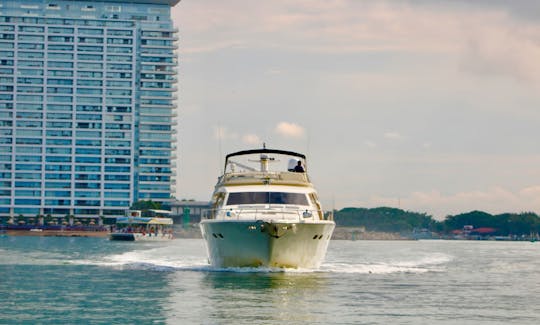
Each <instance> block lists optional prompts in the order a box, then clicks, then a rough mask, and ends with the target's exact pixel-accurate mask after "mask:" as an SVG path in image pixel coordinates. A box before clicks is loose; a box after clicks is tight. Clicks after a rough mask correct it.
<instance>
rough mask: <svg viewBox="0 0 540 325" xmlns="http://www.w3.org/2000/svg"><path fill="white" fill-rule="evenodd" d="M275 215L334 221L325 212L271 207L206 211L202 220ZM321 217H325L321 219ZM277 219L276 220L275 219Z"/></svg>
mask: <svg viewBox="0 0 540 325" xmlns="http://www.w3.org/2000/svg"><path fill="white" fill-rule="evenodd" d="M271 215H275V216H278V217H281V218H277V219H285V220H287V219H291V218H286V217H285V216H291V215H293V216H294V220H298V221H302V220H305V219H311V218H313V219H314V220H327V221H332V220H333V214H332V213H330V214H327V213H325V211H322V210H318V209H292V208H287V207H281V208H280V207H271V208H236V209H232V208H229V209H226V208H218V209H206V210H203V211H202V215H201V220H212V219H218V218H219V219H223V220H263V219H271V218H269V216H271ZM319 216H324V217H323V218H320V217H319ZM273 219H276V218H273Z"/></svg>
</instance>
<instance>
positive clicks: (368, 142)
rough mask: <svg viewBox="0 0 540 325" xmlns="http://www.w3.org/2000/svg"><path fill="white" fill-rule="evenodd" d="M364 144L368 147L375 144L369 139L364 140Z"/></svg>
mask: <svg viewBox="0 0 540 325" xmlns="http://www.w3.org/2000/svg"><path fill="white" fill-rule="evenodd" d="M364 144H365V145H366V146H368V147H370V148H375V147H376V146H377V144H376V143H375V142H373V141H371V140H366V141H364Z"/></svg>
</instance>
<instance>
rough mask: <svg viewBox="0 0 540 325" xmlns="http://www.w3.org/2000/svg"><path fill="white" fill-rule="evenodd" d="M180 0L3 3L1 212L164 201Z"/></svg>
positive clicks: (101, 208)
mask: <svg viewBox="0 0 540 325" xmlns="http://www.w3.org/2000/svg"><path fill="white" fill-rule="evenodd" d="M178 2H179V0H94V1H76V0H25V1H20V0H1V1H0V217H3V218H7V217H15V216H19V215H23V216H28V217H30V216H32V217H34V216H36V215H49V214H50V215H52V216H65V215H75V216H77V217H79V216H88V217H96V216H104V217H108V216H110V217H112V216H119V215H123V214H124V212H125V210H126V209H127V208H129V206H130V205H131V204H132V203H133V202H135V201H139V200H152V201H155V202H161V203H162V204H164V205H165V206H167V205H168V203H169V202H170V201H171V194H172V193H173V191H174V175H175V162H174V160H175V130H174V129H175V125H176V104H175V99H176V97H175V91H176V82H177V79H176V76H177V71H176V67H177V58H176V55H175V50H176V48H177V46H176V42H177V36H176V33H177V30H176V29H175V28H174V27H173V22H172V20H171V15H170V8H171V7H172V6H174V5H175V4H177V3H178Z"/></svg>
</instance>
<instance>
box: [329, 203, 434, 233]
mask: <svg viewBox="0 0 540 325" xmlns="http://www.w3.org/2000/svg"><path fill="white" fill-rule="evenodd" d="M334 220H335V221H336V224H337V225H338V226H344V227H365V228H366V230H369V231H383V232H407V231H412V230H413V229H415V228H427V229H432V228H434V226H435V224H436V221H435V220H433V219H432V217H431V216H428V215H426V214H425V213H417V212H409V211H404V210H401V209H395V208H387V207H381V208H374V209H365V208H345V209H342V210H340V211H337V212H336V213H334Z"/></svg>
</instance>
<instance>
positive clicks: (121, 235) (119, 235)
mask: <svg viewBox="0 0 540 325" xmlns="http://www.w3.org/2000/svg"><path fill="white" fill-rule="evenodd" d="M109 239H110V240H120V241H167V240H171V239H173V235H172V234H165V233H160V234H157V235H156V234H149V233H144V234H143V233H140V232H133V233H125V232H114V233H111V234H110V236H109Z"/></svg>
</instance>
